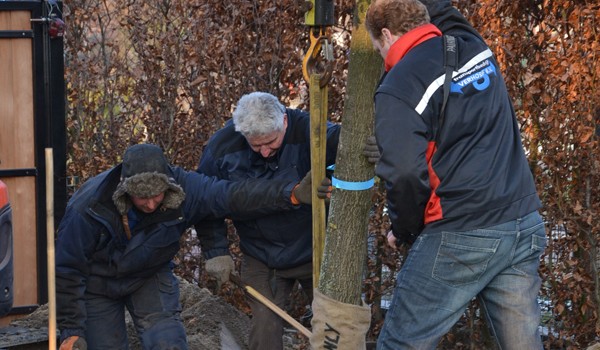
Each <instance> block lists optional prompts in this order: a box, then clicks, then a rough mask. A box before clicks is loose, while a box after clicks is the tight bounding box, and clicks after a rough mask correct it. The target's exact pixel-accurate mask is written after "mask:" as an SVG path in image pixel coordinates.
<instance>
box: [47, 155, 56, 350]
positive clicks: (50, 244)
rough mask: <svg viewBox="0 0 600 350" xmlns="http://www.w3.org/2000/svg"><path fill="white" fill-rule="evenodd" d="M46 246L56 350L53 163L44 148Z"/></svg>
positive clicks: (50, 322)
mask: <svg viewBox="0 0 600 350" xmlns="http://www.w3.org/2000/svg"><path fill="white" fill-rule="evenodd" d="M46 246H47V255H48V256H47V258H48V345H49V347H48V349H49V350H56V285H55V281H56V277H55V274H54V273H55V270H54V161H53V159H52V148H46Z"/></svg>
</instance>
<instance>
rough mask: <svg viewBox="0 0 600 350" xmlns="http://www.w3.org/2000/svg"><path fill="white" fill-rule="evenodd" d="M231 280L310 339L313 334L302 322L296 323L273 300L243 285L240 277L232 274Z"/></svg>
mask: <svg viewBox="0 0 600 350" xmlns="http://www.w3.org/2000/svg"><path fill="white" fill-rule="evenodd" d="M229 279H230V280H231V281H232V282H234V283H235V284H237V285H238V286H240V287H241V288H243V289H244V290H245V291H246V292H247V293H248V294H250V295H251V296H252V297H254V298H255V299H256V300H258V301H259V302H261V303H262V304H263V305H264V306H266V307H268V308H269V309H271V311H273V312H274V313H276V314H277V315H279V317H281V318H283V319H284V320H285V321H287V322H288V323H289V324H291V325H292V326H293V327H294V328H296V329H297V330H298V331H299V332H300V333H302V334H304V335H305V336H306V337H307V338H310V336H311V335H312V333H311V332H310V331H309V330H308V329H306V327H304V326H303V325H302V324H300V322H298V321H296V320H295V319H294V318H293V317H292V316H290V315H289V314H288V313H286V312H285V311H283V310H282V309H281V308H280V307H279V306H277V305H275V304H274V303H273V302H272V301H271V300H269V299H267V298H266V297H265V296H264V295H262V294H260V293H259V292H258V291H257V290H256V289H254V288H252V287H250V286H248V285H245V284H243V283H242V281H241V280H240V277H239V276H236V275H233V274H231V275H230V278H229Z"/></svg>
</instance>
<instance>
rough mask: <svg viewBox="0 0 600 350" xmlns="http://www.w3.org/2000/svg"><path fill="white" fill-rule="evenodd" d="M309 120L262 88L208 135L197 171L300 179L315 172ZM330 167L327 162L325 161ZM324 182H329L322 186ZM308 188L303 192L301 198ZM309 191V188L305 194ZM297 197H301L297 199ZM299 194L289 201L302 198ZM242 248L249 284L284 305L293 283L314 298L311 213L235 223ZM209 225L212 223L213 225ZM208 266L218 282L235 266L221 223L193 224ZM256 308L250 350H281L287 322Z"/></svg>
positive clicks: (330, 152)
mask: <svg viewBox="0 0 600 350" xmlns="http://www.w3.org/2000/svg"><path fill="white" fill-rule="evenodd" d="M309 122H310V118H309V115H308V113H306V112H304V111H301V110H297V109H291V108H285V107H284V106H283V105H282V104H281V103H280V102H279V100H278V99H277V97H275V96H273V95H271V94H269V93H265V92H253V93H250V94H247V95H244V96H242V98H240V100H239V101H238V103H237V106H236V108H235V111H234V112H233V118H232V120H230V121H228V122H227V124H226V125H225V127H224V128H222V129H221V130H219V131H217V132H216V133H215V134H214V135H213V137H212V138H211V139H210V141H209V142H208V144H207V145H206V148H205V149H204V153H203V154H202V158H201V159H200V164H199V166H198V172H200V173H204V174H206V175H211V176H216V177H218V178H220V179H227V180H235V181H237V180H243V179H266V180H269V181H277V180H288V181H292V182H293V181H296V182H298V181H300V180H301V179H302V178H304V177H305V176H306V174H307V173H308V172H309V170H310V123H309ZM339 132H340V127H339V126H338V125H335V124H333V123H328V124H327V150H326V154H327V156H326V163H327V164H326V165H331V164H333V163H334V162H335V157H336V152H337V144H338V139H339ZM324 165H325V164H324ZM325 185H326V184H325ZM301 194H303V191H298V193H296V197H297V196H298V195H301ZM306 195H308V196H310V192H308V193H306ZM297 199H298V200H299V199H300V198H297ZM297 199H296V198H292V201H293V202H294V203H297ZM233 223H234V226H235V228H236V230H237V234H238V236H239V239H240V248H241V251H242V252H243V260H242V267H241V278H242V281H243V282H244V283H246V284H247V285H249V286H251V287H253V288H254V289H256V290H257V291H258V292H259V293H261V294H262V295H264V296H265V297H267V298H268V299H270V300H271V301H273V302H274V303H275V304H276V305H277V306H279V307H281V308H284V307H285V306H286V302H287V301H288V300H289V296H290V292H291V291H292V288H293V286H294V285H295V283H296V282H299V283H300V285H301V286H302V290H303V291H304V292H306V293H307V294H308V296H309V298H310V299H311V300H312V290H313V284H312V271H313V269H312V210H311V207H310V205H301V206H300V207H299V208H298V209H296V210H292V211H281V212H278V213H274V214H269V215H264V216H262V217H258V218H256V219H251V220H233ZM211 224H212V225H211ZM196 230H197V231H198V233H199V237H200V240H201V242H203V241H204V242H205V243H204V244H203V246H202V248H203V252H204V255H205V257H206V259H207V261H206V270H207V272H208V273H210V274H212V275H214V276H215V277H216V278H217V279H218V281H219V282H224V281H226V280H227V278H228V276H229V273H230V272H231V271H233V261H232V259H231V256H230V255H229V251H228V240H227V227H226V224H225V222H224V221H223V220H217V221H214V222H212V223H205V224H204V225H203V226H202V227H198V226H197V227H196ZM248 302H249V304H250V307H251V309H252V329H251V331H250V349H252V350H264V349H273V350H277V349H282V348H283V343H282V336H283V326H284V321H283V320H282V319H281V318H280V317H279V316H278V315H276V314H275V313H273V312H272V311H271V310H269V309H268V308H267V307H265V306H264V305H262V304H261V303H259V302H257V301H255V300H253V299H250V300H248Z"/></svg>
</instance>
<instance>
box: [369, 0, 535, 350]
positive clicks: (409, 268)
mask: <svg viewBox="0 0 600 350" xmlns="http://www.w3.org/2000/svg"><path fill="white" fill-rule="evenodd" d="M423 3H424V4H425V5H426V6H424V4H423ZM423 3H421V2H419V1H417V0H375V1H373V2H372V3H371V5H370V6H369V9H368V11H367V15H366V21H365V24H366V27H367V30H368V31H369V34H370V37H371V41H372V43H373V47H374V48H375V50H377V51H378V52H379V53H380V54H381V56H382V57H383V59H384V62H385V70H386V73H385V76H384V77H383V78H382V79H381V81H380V85H379V86H378V88H377V91H376V93H375V135H376V137H377V143H378V145H379V149H380V151H381V159H380V160H379V163H378V165H377V167H376V169H375V172H376V174H377V175H379V176H380V177H381V178H382V179H383V180H384V181H385V185H386V196H387V205H388V213H389V216H390V221H391V224H392V229H391V230H390V232H389V233H388V242H389V244H390V245H391V246H396V244H401V243H408V244H412V246H411V249H410V251H409V253H408V256H407V257H406V260H405V263H404V265H403V266H402V269H401V270H400V272H399V273H398V276H397V281H396V286H395V289H394V295H393V298H392V303H391V306H390V309H389V311H388V312H387V314H386V317H385V321H384V324H383V327H382V329H381V333H380V334H379V338H378V343H377V349H435V348H436V345H437V343H438V342H439V340H440V338H441V337H442V336H443V335H444V334H445V333H446V332H448V331H449V330H450V328H451V327H452V326H453V325H454V324H455V323H456V322H457V321H458V320H459V319H460V317H461V316H462V315H463V313H464V311H465V309H466V308H467V306H468V304H469V303H470V301H471V300H472V299H473V298H475V297H478V299H479V301H480V306H481V310H482V312H483V314H485V315H486V316H487V321H488V325H489V327H490V329H491V331H492V334H493V335H494V336H495V337H496V339H497V341H498V344H499V345H500V348H502V349H528V350H531V349H542V343H541V339H540V334H539V331H538V326H539V322H540V309H539V305H538V304H537V294H538V291H539V289H540V285H541V279H540V276H539V274H538V267H539V263H540V256H541V254H542V253H543V251H544V247H545V244H546V235H545V229H544V224H543V221H542V218H541V216H540V214H539V213H538V209H539V208H540V206H541V203H540V199H539V197H538V195H537V192H536V187H535V182H534V181H533V176H532V174H531V171H530V169H529V164H528V162H527V159H526V157H525V153H524V150H523V146H522V144H521V135H520V131H519V124H518V122H517V120H516V117H515V113H514V109H513V106H512V104H511V100H510V96H509V95H508V91H507V88H506V85H505V83H504V80H503V78H502V75H501V73H500V70H499V66H498V63H497V62H496V60H495V58H494V57H493V54H492V51H491V50H490V49H489V48H488V47H487V45H486V43H485V42H484V41H483V39H482V38H481V36H480V35H479V34H478V33H477V31H476V30H475V29H474V28H473V27H472V26H471V25H470V24H469V22H468V21H467V20H466V19H465V18H464V17H463V16H462V15H461V14H460V12H459V11H458V10H457V9H456V8H454V7H453V6H452V5H451V3H450V1H449V0H438V1H436V0H423ZM430 16H431V23H430ZM442 32H443V33H444V35H446V36H445V37H442ZM447 35H451V36H452V37H448V36H447Z"/></svg>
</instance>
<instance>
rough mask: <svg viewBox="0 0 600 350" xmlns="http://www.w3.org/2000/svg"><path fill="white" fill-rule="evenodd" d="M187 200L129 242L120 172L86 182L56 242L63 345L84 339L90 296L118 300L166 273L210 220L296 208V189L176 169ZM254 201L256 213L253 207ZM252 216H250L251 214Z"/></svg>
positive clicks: (152, 219)
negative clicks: (194, 229) (119, 195)
mask: <svg viewBox="0 0 600 350" xmlns="http://www.w3.org/2000/svg"><path fill="white" fill-rule="evenodd" d="M171 171H172V178H173V179H174V180H175V181H176V182H177V183H178V184H179V185H180V186H181V187H182V188H183V190H184V192H185V200H184V202H183V203H182V205H181V206H180V207H179V208H177V209H167V210H165V209H164V208H163V209H159V210H157V211H156V212H154V213H152V214H149V215H147V216H146V217H145V218H144V219H143V220H141V221H140V222H139V223H137V225H135V227H134V229H133V230H132V232H131V233H132V238H131V240H130V241H128V240H127V239H126V236H125V233H124V230H123V224H122V220H121V215H120V214H119V213H118V211H117V209H116V207H115V205H114V203H113V201H112V194H113V193H114V192H115V188H116V187H117V184H118V183H119V179H120V175H121V165H118V166H117V167H115V168H113V169H111V170H108V171H106V172H104V173H101V174H100V175H98V176H96V177H94V178H92V179H90V180H88V181H87V182H86V183H85V184H84V185H83V186H82V187H81V188H80V189H79V190H78V191H77V192H76V193H75V194H74V195H73V197H72V198H71V200H70V201H69V204H68V206H67V209H66V212H65V215H64V217H63V219H62V221H61V223H60V225H59V229H58V239H57V242H56V247H57V249H56V252H57V253H56V291H57V310H58V324H59V328H60V329H61V331H62V332H63V334H62V338H66V337H68V336H71V335H79V336H84V327H85V320H86V309H85V303H84V294H85V293H92V294H99V295H104V296H109V297H113V298H118V297H121V296H124V295H127V294H130V293H131V292H133V291H135V290H136V289H137V288H138V287H140V286H141V285H142V284H143V283H144V279H146V278H148V277H150V276H153V275H154V274H155V273H156V272H157V271H158V270H159V269H161V268H165V267H166V266H168V264H169V263H170V261H171V259H172V258H173V257H174V255H175V253H176V252H177V250H178V249H179V240H180V237H181V235H182V234H183V233H184V232H185V230H186V229H187V228H188V227H190V226H192V225H194V224H196V223H198V222H199V221H200V220H203V219H205V218H207V217H209V216H210V217H225V216H229V215H233V216H234V217H236V216H239V217H243V218H247V217H254V216H255V215H264V214H265V213H269V212H273V211H281V210H285V209H290V208H292V207H293V206H292V204H291V203H290V201H289V197H290V195H291V189H292V188H293V186H294V185H295V184H296V182H291V181H269V182H267V181H246V182H238V183H233V182H229V181H219V180H218V179H216V178H214V177H208V176H204V175H202V174H198V173H195V172H186V171H184V170H183V169H181V168H177V167H172V168H171ZM249 198H251V199H252V205H253V206H252V207H250V206H248V205H247V203H248V199H249ZM250 208H252V209H250Z"/></svg>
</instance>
